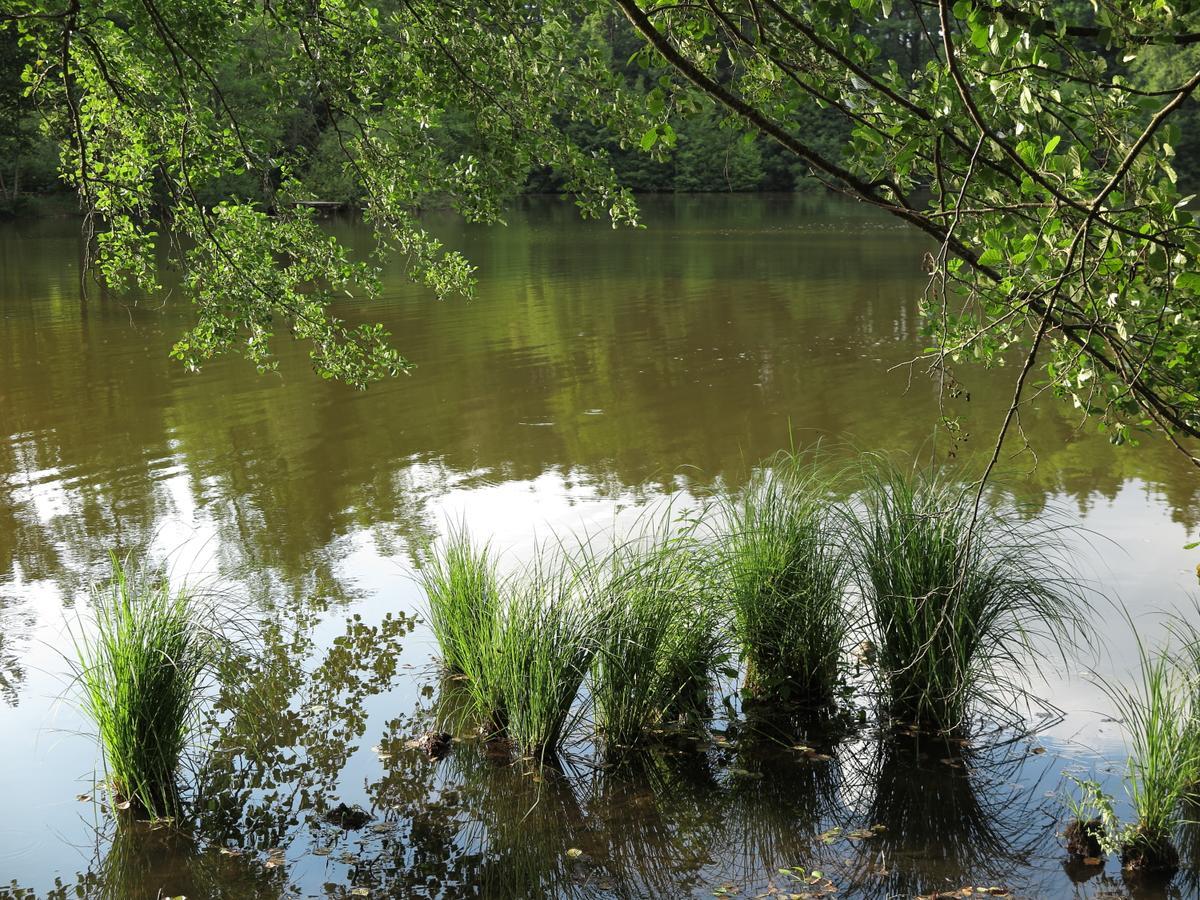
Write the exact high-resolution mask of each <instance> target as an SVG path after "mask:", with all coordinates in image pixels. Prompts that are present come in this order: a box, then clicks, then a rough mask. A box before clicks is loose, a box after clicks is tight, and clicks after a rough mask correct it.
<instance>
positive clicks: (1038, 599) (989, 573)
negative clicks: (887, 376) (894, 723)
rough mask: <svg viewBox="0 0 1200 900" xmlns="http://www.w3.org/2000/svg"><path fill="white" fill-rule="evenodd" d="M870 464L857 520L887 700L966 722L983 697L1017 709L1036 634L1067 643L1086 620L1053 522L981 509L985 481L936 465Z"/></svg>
mask: <svg viewBox="0 0 1200 900" xmlns="http://www.w3.org/2000/svg"><path fill="white" fill-rule="evenodd" d="M864 475H865V487H864V489H863V491H862V494H861V503H862V508H861V515H860V516H857V517H855V518H854V520H853V524H852V528H853V529H854V531H855V544H856V547H857V553H858V554H859V559H858V566H857V568H858V574H859V578H860V589H861V592H862V595H863V597H864V599H865V601H866V605H867V610H868V613H869V618H870V620H871V625H872V628H873V631H874V641H875V648H876V664H877V667H878V670H879V674H880V676H881V680H882V689H883V699H884V703H885V706H886V708H887V711H888V712H889V713H890V714H891V715H892V716H893V717H894V718H895V719H897V720H899V721H902V722H905V723H910V724H915V725H917V726H919V727H921V728H923V729H930V730H935V731H941V732H956V731H962V730H964V729H965V728H966V727H967V724H968V719H969V717H970V715H971V713H972V710H973V709H976V708H977V707H979V706H990V707H991V708H992V709H993V710H994V711H1003V710H1008V709H1011V707H1012V705H1013V704H1014V703H1015V701H1016V699H1017V697H1018V695H1019V694H1020V687H1019V684H1018V682H1017V678H1019V674H1020V672H1021V671H1022V667H1025V668H1028V667H1029V666H1030V665H1031V664H1032V665H1034V666H1036V659H1037V657H1036V654H1035V653H1034V652H1033V651H1034V643H1035V642H1036V641H1038V640H1041V639H1048V640H1050V641H1052V642H1054V643H1055V644H1056V645H1057V646H1059V647H1061V646H1063V645H1064V644H1065V642H1066V641H1068V640H1069V639H1070V635H1071V629H1072V626H1074V625H1075V624H1076V623H1077V621H1078V614H1079V611H1080V604H1081V603H1082V598H1081V597H1080V595H1079V592H1078V591H1077V590H1076V589H1074V588H1072V587H1071V586H1070V584H1069V582H1068V581H1067V580H1066V579H1065V578H1064V575H1063V572H1062V568H1063V566H1062V562H1061V558H1060V557H1061V554H1059V555H1057V556H1056V555H1055V554H1056V551H1057V549H1058V546H1059V545H1058V543H1057V541H1056V538H1055V536H1054V534H1053V532H1052V531H1050V530H1047V529H1042V530H1036V529H1032V528H1031V527H1030V526H1028V525H1026V524H1024V523H1022V522H1020V521H1019V520H1017V519H1016V518H1014V517H1009V516H1006V515H1002V514H1001V513H1000V511H998V510H995V509H990V508H986V507H984V508H981V509H980V510H979V513H978V515H976V514H975V495H974V490H973V489H972V488H970V487H967V486H959V485H954V484H951V483H949V482H947V481H944V480H942V479H941V478H939V477H938V476H936V475H932V474H923V473H908V472H903V471H901V470H899V469H897V468H894V467H892V466H889V465H887V464H885V463H879V462H874V463H872V464H869V465H868V466H867V468H866V470H865V472H864Z"/></svg>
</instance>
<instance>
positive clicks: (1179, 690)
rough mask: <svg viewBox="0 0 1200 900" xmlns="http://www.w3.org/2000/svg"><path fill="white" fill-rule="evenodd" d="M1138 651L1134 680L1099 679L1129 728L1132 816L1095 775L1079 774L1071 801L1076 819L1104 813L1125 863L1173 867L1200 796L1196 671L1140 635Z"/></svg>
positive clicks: (1110, 840) (1109, 842) (1109, 841)
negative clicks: (1118, 808) (1124, 814)
mask: <svg viewBox="0 0 1200 900" xmlns="http://www.w3.org/2000/svg"><path fill="white" fill-rule="evenodd" d="M1130 625H1131V627H1132V622H1131V623H1130ZM1138 654H1139V668H1138V672H1137V676H1136V677H1135V678H1134V679H1133V683H1132V684H1131V685H1126V684H1125V683H1123V682H1118V681H1108V680H1103V679H1101V680H1099V681H1098V683H1099V685H1100V687H1101V689H1102V690H1103V691H1104V693H1105V694H1106V695H1107V696H1108V698H1109V700H1110V701H1111V702H1112V703H1113V706H1114V707H1115V709H1116V712H1117V716H1118V718H1119V719H1120V720H1121V722H1122V724H1123V726H1124V729H1125V734H1126V740H1127V744H1128V750H1129V759H1128V762H1127V763H1126V767H1125V776H1124V785H1125V793H1126V795H1127V797H1128V799H1129V802H1130V805H1131V806H1132V807H1133V814H1134V821H1132V822H1129V823H1126V824H1124V825H1122V824H1120V822H1119V821H1118V819H1117V815H1116V812H1115V805H1114V803H1113V801H1112V798H1111V797H1109V796H1107V795H1105V794H1104V793H1103V792H1102V790H1101V786H1100V784H1099V783H1098V782H1095V781H1084V780H1080V779H1076V786H1077V787H1078V788H1079V789H1080V791H1081V792H1082V799H1081V800H1075V799H1071V800H1070V801H1069V802H1070V805H1071V808H1072V811H1073V813H1074V814H1075V817H1076V819H1077V820H1078V821H1085V820H1087V819H1088V818H1089V817H1090V816H1091V814H1093V813H1094V814H1095V815H1096V817H1097V818H1099V819H1100V822H1101V825H1102V831H1101V846H1102V847H1103V849H1104V850H1105V851H1106V852H1116V853H1119V854H1120V856H1121V862H1122V864H1123V865H1124V866H1125V867H1126V868H1128V869H1132V870H1142V871H1147V872H1152V871H1171V870H1174V869H1175V868H1177V867H1178V865H1179V853H1178V851H1177V849H1176V847H1175V844H1174V838H1175V834H1176V832H1177V831H1178V830H1179V828H1180V826H1181V825H1183V824H1184V821H1185V814H1184V803H1185V802H1186V801H1192V800H1195V799H1196V798H1197V794H1196V787H1197V779H1198V778H1200V745H1198V744H1197V741H1196V739H1195V716H1196V705H1195V697H1194V694H1193V691H1192V686H1191V680H1192V678H1194V677H1195V673H1193V672H1185V671H1183V670H1182V668H1181V664H1180V662H1179V660H1178V659H1177V658H1176V657H1175V656H1174V655H1173V654H1171V653H1169V652H1167V651H1161V652H1159V653H1153V654H1152V653H1150V652H1148V651H1147V650H1146V648H1145V647H1144V646H1143V645H1142V643H1141V640H1140V638H1139V640H1138ZM1183 659H1184V660H1186V659H1187V656H1186V654H1185V656H1184V657H1183Z"/></svg>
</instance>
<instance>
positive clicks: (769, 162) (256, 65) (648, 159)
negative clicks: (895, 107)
mask: <svg viewBox="0 0 1200 900" xmlns="http://www.w3.org/2000/svg"><path fill="white" fill-rule="evenodd" d="M382 5H383V6H387V2H386V0H385V2H384V3H383V4H382ZM1061 5H1062V6H1064V7H1073V6H1075V5H1077V4H1076V3H1075V2H1074V0H1064V2H1063V3H1062V4H1061ZM586 27H598V28H601V29H602V30H603V34H602V35H601V36H602V37H603V39H604V41H605V43H606V44H607V46H608V47H609V48H610V52H611V54H612V64H613V66H615V67H616V68H618V69H621V70H622V71H623V72H624V75H625V77H626V80H627V82H628V84H629V85H630V86H631V87H633V88H635V89H636V90H637V91H638V92H639V93H640V94H642V95H643V96H644V97H645V99H646V103H647V104H648V105H649V106H651V107H653V106H654V104H659V105H660V106H661V104H662V92H661V91H660V90H659V89H658V88H657V82H658V80H659V78H660V77H662V73H660V72H655V71H649V70H647V69H645V68H643V67H642V66H641V65H639V62H638V61H635V54H636V52H637V50H638V49H639V48H640V47H641V46H642V44H643V42H642V39H641V37H640V36H639V35H637V34H636V33H635V32H634V30H633V29H632V27H631V26H630V25H629V23H628V22H627V21H626V20H625V18H624V17H622V16H621V15H619V14H617V13H613V14H612V15H610V16H609V17H608V18H607V20H606V21H604V22H603V23H602V24H600V25H595V24H592V25H591V26H586ZM919 28H920V24H919V22H918V20H917V19H916V18H915V17H914V16H913V15H911V13H908V14H906V12H905V10H904V9H903V8H900V7H898V8H897V9H896V10H895V11H894V12H893V14H892V15H891V16H890V17H889V18H888V19H887V20H886V21H885V22H884V23H883V24H882V25H881V26H880V27H879V29H878V30H879V31H881V32H882V33H876V34H872V35H870V37H871V39H872V40H873V41H875V42H876V43H877V44H878V45H879V46H880V47H881V48H882V50H883V53H882V54H881V55H882V56H883V57H884V58H885V59H890V60H892V61H894V62H895V64H896V65H897V67H898V68H899V70H900V71H901V72H904V73H907V72H911V71H912V70H913V69H916V68H917V67H919V66H921V65H923V64H924V63H925V62H926V61H927V58H928V46H929V44H928V41H927V40H925V39H924V38H923V36H922V34H921V33H920V32H919ZM291 49H292V48H290V47H287V46H284V45H283V44H282V42H281V41H280V40H279V38H278V37H277V36H276V35H274V34H272V33H270V32H267V31H261V32H258V33H256V34H252V35H249V36H248V40H247V43H246V51H247V52H246V55H245V58H244V59H243V65H241V66H239V67H238V68H237V69H226V70H224V71H221V72H219V73H217V83H218V86H219V89H220V91H221V93H222V94H223V96H224V99H225V101H226V102H229V103H230V104H231V105H232V106H233V108H234V109H236V110H240V111H241V112H243V113H244V114H246V115H245V120H246V121H249V122H252V123H254V127H255V129H256V130H257V134H256V135H255V137H257V138H259V139H263V140H264V141H265V142H266V143H268V144H269V145H271V146H274V147H277V148H278V150H279V153H280V156H284V155H286V154H287V153H291V152H295V151H300V153H301V155H302V157H303V158H304V159H305V160H306V161H307V163H306V166H305V168H304V171H302V172H300V173H299V175H300V176H301V178H302V181H303V183H304V186H305V188H306V189H307V190H308V191H310V192H311V193H312V194H313V195H314V196H317V197H320V198H322V199H324V200H328V201H333V202H338V203H346V204H353V203H355V202H357V201H358V200H360V199H361V198H360V196H359V193H358V189H357V188H356V187H355V184H354V179H353V178H351V177H349V176H348V174H347V172H346V170H345V166H346V162H345V157H344V155H343V154H342V152H341V149H340V147H339V145H338V133H337V132H338V129H337V127H336V124H337V123H336V121H335V119H334V118H333V117H332V116H331V115H330V114H329V111H328V110H327V109H326V108H325V107H324V105H323V104H322V102H321V100H320V94H319V91H318V89H317V88H316V86H313V87H312V89H311V90H310V91H309V92H308V93H307V94H300V95H298V96H296V97H295V99H294V103H293V104H288V106H290V112H289V113H287V114H285V115H280V116H269V115H262V113H261V111H262V110H264V109H276V108H279V104H278V103H277V102H274V103H272V102H264V101H265V100H267V98H274V99H276V100H277V97H275V94H276V92H277V91H278V90H279V86H278V85H275V84H272V83H270V80H269V78H268V77H267V73H269V71H270V67H269V66H267V65H265V61H266V60H268V59H269V58H270V56H271V55H272V54H286V53H290V52H291ZM1096 52H1097V53H1101V51H1100V49H1099V48H1097V51H1096ZM28 62H29V58H28V55H27V51H26V50H25V48H24V47H23V46H22V45H21V44H20V43H19V40H18V35H17V31H16V29H15V28H9V29H0V215H3V214H5V213H7V214H10V215H11V214H13V213H15V212H21V211H23V210H27V209H29V208H31V207H30V206H29V204H28V200H29V199H30V198H31V197H34V196H39V195H40V196H44V195H53V194H61V195H63V196H64V197H68V196H69V195H70V193H71V189H70V188H69V187H67V186H66V185H65V184H63V182H62V180H61V179H60V177H59V171H58V162H59V146H60V141H61V139H62V137H63V136H62V135H61V134H59V133H58V129H60V128H61V127H62V124H63V123H62V121H61V119H56V118H55V117H54V116H53V115H50V116H43V115H42V113H41V111H40V110H38V109H37V108H36V107H35V105H34V104H33V102H32V101H31V100H30V99H29V98H28V97H27V96H26V87H27V85H26V84H25V83H24V80H23V72H24V70H25V66H26V64H27V63H28ZM1110 64H1111V66H1112V67H1113V68H1114V69H1120V70H1124V71H1126V73H1127V77H1128V78H1129V79H1130V80H1131V81H1132V82H1134V83H1136V84H1137V85H1138V86H1139V87H1142V88H1144V89H1147V90H1157V89H1160V88H1165V87H1169V86H1171V85H1174V84H1178V83H1180V82H1181V81H1183V80H1185V79H1186V77H1187V75H1188V74H1190V73H1191V72H1193V71H1195V70H1196V69H1197V68H1198V67H1200V45H1198V46H1191V47H1179V46H1148V47H1145V48H1143V49H1142V50H1141V52H1140V53H1139V54H1138V55H1137V56H1136V58H1133V59H1125V58H1122V59H1120V60H1118V59H1116V58H1113V59H1111V60H1110ZM562 119H563V121H562V126H563V128H564V130H565V131H566V132H567V133H568V134H569V135H570V136H571V137H572V138H573V139H575V140H576V141H577V142H578V143H579V145H580V146H581V147H583V148H585V149H587V150H589V151H593V152H598V153H602V154H605V155H607V156H608V158H609V159H610V160H611V161H612V164H613V167H614V169H615V170H616V172H617V174H618V176H619V177H620V179H621V182H622V183H623V184H624V185H626V186H628V187H629V188H631V189H632V190H634V191H638V192H701V191H734V192H750V191H795V190H804V189H807V188H811V187H816V186H817V185H816V183H815V182H813V181H811V180H810V179H808V178H807V177H806V176H807V174H808V170H807V167H806V166H805V165H804V164H803V163H801V162H800V161H799V160H798V159H797V158H796V157H795V155H794V154H791V153H789V152H787V151H785V150H784V149H783V148H781V147H780V146H779V145H778V144H776V143H775V142H774V141H772V140H770V139H768V138H765V137H763V136H762V135H761V134H758V133H748V132H746V131H745V130H744V129H743V128H742V127H741V126H740V124H739V123H737V122H736V121H734V120H732V119H730V118H729V117H728V116H727V115H725V114H723V113H722V112H719V111H718V110H717V109H716V108H714V107H703V106H699V105H698V106H696V107H695V108H692V109H678V110H677V111H676V113H675V115H673V117H672V119H673V123H672V125H673V130H672V131H669V132H668V133H667V134H666V135H665V136H664V137H663V138H661V139H658V138H656V141H657V143H658V146H657V147H655V146H646V145H645V144H643V145H642V146H622V145H620V144H619V143H618V142H617V141H615V140H614V139H613V137H612V136H611V135H610V134H608V133H607V132H606V131H605V130H604V129H602V128H599V127H597V126H596V125H594V124H593V123H592V122H590V121H583V120H578V119H574V118H573V117H572V116H571V115H570V113H569V111H566V110H564V112H563V116H562ZM1175 121H1176V123H1177V124H1178V125H1179V127H1180V130H1181V134H1182V137H1181V139H1180V141H1179V143H1178V145H1177V146H1176V148H1175V149H1176V158H1175V168H1176V170H1177V171H1178V175H1179V179H1180V182H1181V184H1182V185H1183V186H1184V187H1185V188H1186V189H1187V190H1188V191H1189V192H1190V191H1191V190H1193V189H1194V186H1196V185H1198V184H1200V107H1198V106H1197V102H1196V101H1194V100H1193V101H1190V102H1189V104H1188V106H1187V108H1186V109H1184V110H1181V112H1180V114H1179V115H1178V117H1177V119H1176V120H1175ZM793 122H794V125H795V129H796V133H797V134H799V135H802V136H803V137H804V139H805V140H806V142H807V143H809V144H810V145H812V146H813V147H815V148H817V149H818V150H820V151H821V152H822V154H824V155H826V156H828V157H829V158H840V157H842V156H843V155H844V154H843V148H845V147H846V145H847V144H848V142H849V141H850V140H851V129H850V127H849V124H848V122H847V120H846V119H845V117H843V116H840V115H838V114H836V113H834V112H831V111H825V110H821V109H819V108H818V107H816V106H814V105H812V104H805V105H799V106H797V108H796V110H795V114H794V117H793ZM431 128H432V129H434V130H436V132H437V133H438V134H439V137H440V140H441V141H443V142H444V144H445V147H446V153H447V160H448V161H449V160H451V159H453V158H456V157H457V156H458V155H460V154H461V153H463V152H469V151H470V150H471V149H472V148H473V147H475V146H477V145H478V142H479V137H478V135H477V134H476V133H475V131H474V128H473V123H472V122H471V121H470V118H469V116H467V115H465V114H464V115H459V116H454V115H450V116H448V117H447V119H446V120H445V121H442V122H437V123H431ZM260 177H261V176H256V175H247V176H243V177H240V178H232V179H230V180H228V182H227V183H226V184H224V185H221V186H219V187H217V188H212V187H210V188H209V189H208V193H209V196H207V197H205V198H203V199H205V200H206V201H216V200H220V199H225V198H230V197H238V198H243V199H252V200H253V199H259V198H265V197H269V196H271V195H272V194H273V188H274V185H271V184H262V183H256V179H258V178H260ZM561 188H562V180H561V179H560V178H559V176H558V174H557V173H555V172H553V171H550V170H535V171H530V172H529V173H528V176H527V178H526V180H525V184H524V190H525V191H526V192H529V193H554V192H557V191H559V190H560V189H561Z"/></svg>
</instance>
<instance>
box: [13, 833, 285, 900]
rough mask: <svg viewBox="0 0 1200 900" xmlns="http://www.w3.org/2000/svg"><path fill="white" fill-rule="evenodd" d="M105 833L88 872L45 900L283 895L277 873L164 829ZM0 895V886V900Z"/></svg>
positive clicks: (248, 899) (238, 899) (264, 898)
mask: <svg viewBox="0 0 1200 900" xmlns="http://www.w3.org/2000/svg"><path fill="white" fill-rule="evenodd" d="M108 831H109V833H108V834H102V835H97V843H96V858H95V861H94V862H93V864H92V866H91V868H90V870H89V871H88V872H87V873H86V874H84V875H80V876H79V878H78V880H77V881H75V882H74V883H72V884H70V885H64V884H62V883H60V884H59V885H58V886H57V887H56V888H55V889H54V890H51V891H49V892H48V893H47V894H46V895H45V900H162V898H165V897H192V898H202V897H204V898H207V897H214V898H215V897H220V898H222V900H268V898H272V897H283V896H284V895H285V894H286V890H285V888H286V882H285V879H284V877H283V873H282V871H281V870H279V869H274V870H272V869H268V868H266V867H264V866H263V865H261V864H260V862H259V861H258V860H256V859H254V858H253V857H246V856H241V855H238V854H229V853H222V852H220V851H219V850H218V849H217V848H216V847H213V846H206V845H204V844H201V843H200V842H198V841H196V840H195V838H193V837H191V836H189V835H188V834H187V833H185V832H183V831H180V830H178V829H176V828H173V827H171V826H169V825H151V824H150V823H148V822H134V821H129V822H121V823H119V824H117V823H112V822H110V823H109V829H108ZM6 896H7V895H6V893H5V890H4V888H3V887H0V898H2V897H6ZM14 896H15V897H19V896H21V895H20V894H15V895H14Z"/></svg>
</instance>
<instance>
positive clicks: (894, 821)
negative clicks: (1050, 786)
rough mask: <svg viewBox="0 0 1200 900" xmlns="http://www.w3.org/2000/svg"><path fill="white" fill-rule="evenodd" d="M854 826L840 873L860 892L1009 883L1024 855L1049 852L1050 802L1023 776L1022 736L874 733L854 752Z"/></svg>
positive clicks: (1052, 849)
mask: <svg viewBox="0 0 1200 900" xmlns="http://www.w3.org/2000/svg"><path fill="white" fill-rule="evenodd" d="M858 758H859V760H860V761H861V763H862V768H861V769H860V770H859V771H857V772H856V773H855V775H854V779H855V780H856V782H857V784H856V785H855V788H856V789H857V790H858V791H860V792H861V795H862V796H863V797H864V798H869V799H867V801H866V810H865V813H864V814H863V824H865V825H867V826H872V825H878V826H882V829H881V830H880V832H879V833H878V835H877V836H875V837H873V838H870V839H868V840H865V841H863V842H862V844H861V845H860V853H859V855H858V858H857V860H856V861H855V865H854V867H853V868H852V870H851V871H850V872H849V873H848V879H849V881H850V883H851V885H852V890H853V893H854V894H856V895H860V896H863V897H879V898H886V897H896V896H904V897H909V896H917V895H919V894H928V893H931V892H933V891H937V890H954V889H957V888H959V887H962V886H964V885H981V884H982V885H991V884H1000V885H1004V884H1011V881H1012V879H1013V877H1014V875H1017V874H1018V873H1020V877H1026V876H1027V874H1028V873H1025V872H1023V871H1022V870H1023V869H1024V868H1025V867H1026V866H1028V865H1029V863H1030V861H1031V859H1034V858H1037V857H1046V856H1052V855H1055V854H1057V853H1058V852H1059V851H1058V846H1057V841H1056V838H1055V836H1054V831H1055V828H1056V825H1057V818H1058V812H1059V811H1060V810H1059V809H1058V806H1057V800H1055V799H1053V798H1051V799H1047V798H1046V797H1044V796H1043V791H1041V790H1040V789H1039V783H1040V780H1035V781H1033V782H1032V783H1031V782H1030V780H1029V778H1028V777H1027V776H1024V777H1023V771H1022V770H1023V768H1024V765H1025V760H1026V754H1025V750H1024V745H1023V744H1013V745H1010V746H998V747H994V748H991V749H984V750H978V751H970V750H966V751H964V750H963V749H962V748H961V747H960V746H958V745H956V744H952V743H948V742H946V741H944V740H942V739H940V738H937V737H925V738H909V737H907V736H904V735H900V734H892V735H886V736H877V737H876V738H874V739H873V740H872V741H871V742H870V743H869V744H867V745H864V746H863V747H862V749H861V751H860V752H859V754H858Z"/></svg>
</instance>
